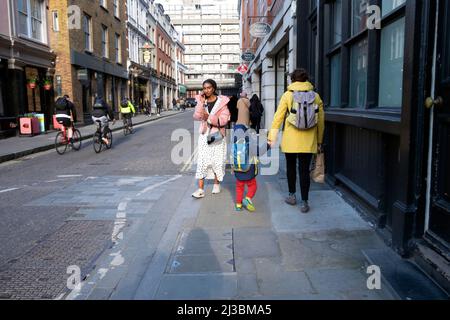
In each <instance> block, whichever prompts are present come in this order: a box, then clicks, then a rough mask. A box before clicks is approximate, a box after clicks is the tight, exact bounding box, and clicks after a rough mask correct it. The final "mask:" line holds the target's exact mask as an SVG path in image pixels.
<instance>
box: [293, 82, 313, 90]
mask: <svg viewBox="0 0 450 320" xmlns="http://www.w3.org/2000/svg"><path fill="white" fill-rule="evenodd" d="M288 90H289V91H311V90H314V86H313V85H312V84H311V82H308V81H306V82H294V83H292V84H291V85H290V86H289V87H288Z"/></svg>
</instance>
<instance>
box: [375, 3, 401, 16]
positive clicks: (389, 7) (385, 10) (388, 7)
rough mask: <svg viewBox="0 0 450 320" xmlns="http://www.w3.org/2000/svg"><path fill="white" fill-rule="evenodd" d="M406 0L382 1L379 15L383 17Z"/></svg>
mask: <svg viewBox="0 0 450 320" xmlns="http://www.w3.org/2000/svg"><path fill="white" fill-rule="evenodd" d="M405 2H406V0H383V3H382V7H381V13H382V15H383V16H385V15H386V14H388V13H389V12H391V11H393V10H394V9H397V8H398V7H400V6H401V5H403V4H404V3H405Z"/></svg>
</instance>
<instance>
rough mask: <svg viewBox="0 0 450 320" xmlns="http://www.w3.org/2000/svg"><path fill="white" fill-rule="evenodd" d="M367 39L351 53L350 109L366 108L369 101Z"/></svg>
mask: <svg viewBox="0 0 450 320" xmlns="http://www.w3.org/2000/svg"><path fill="white" fill-rule="evenodd" d="M367 49H368V47H367V39H364V40H363V41H361V42H359V43H357V44H355V45H354V46H352V48H351V52H350V107H365V105H366V101H367Z"/></svg>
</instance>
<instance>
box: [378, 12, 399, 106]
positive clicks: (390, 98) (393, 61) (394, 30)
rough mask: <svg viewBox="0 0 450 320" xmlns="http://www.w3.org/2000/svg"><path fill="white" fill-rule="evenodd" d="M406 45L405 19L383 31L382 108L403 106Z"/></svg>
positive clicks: (381, 63) (380, 104)
mask: <svg viewBox="0 0 450 320" xmlns="http://www.w3.org/2000/svg"><path fill="white" fill-rule="evenodd" d="M404 44H405V18H402V19H399V20H397V21H395V22H393V23H391V24H390V25H388V26H386V27H384V28H383V30H382V31H381V52H380V90H379V106H380V107H401V105H402V94H403V60H404V59H403V57H404V51H405V48H404Z"/></svg>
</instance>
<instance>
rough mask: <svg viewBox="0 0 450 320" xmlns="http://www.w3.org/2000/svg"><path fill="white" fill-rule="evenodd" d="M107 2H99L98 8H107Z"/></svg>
mask: <svg viewBox="0 0 450 320" xmlns="http://www.w3.org/2000/svg"><path fill="white" fill-rule="evenodd" d="M106 3H107V1H106V0H100V6H102V7H103V8H105V9H106V8H107V4H106Z"/></svg>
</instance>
